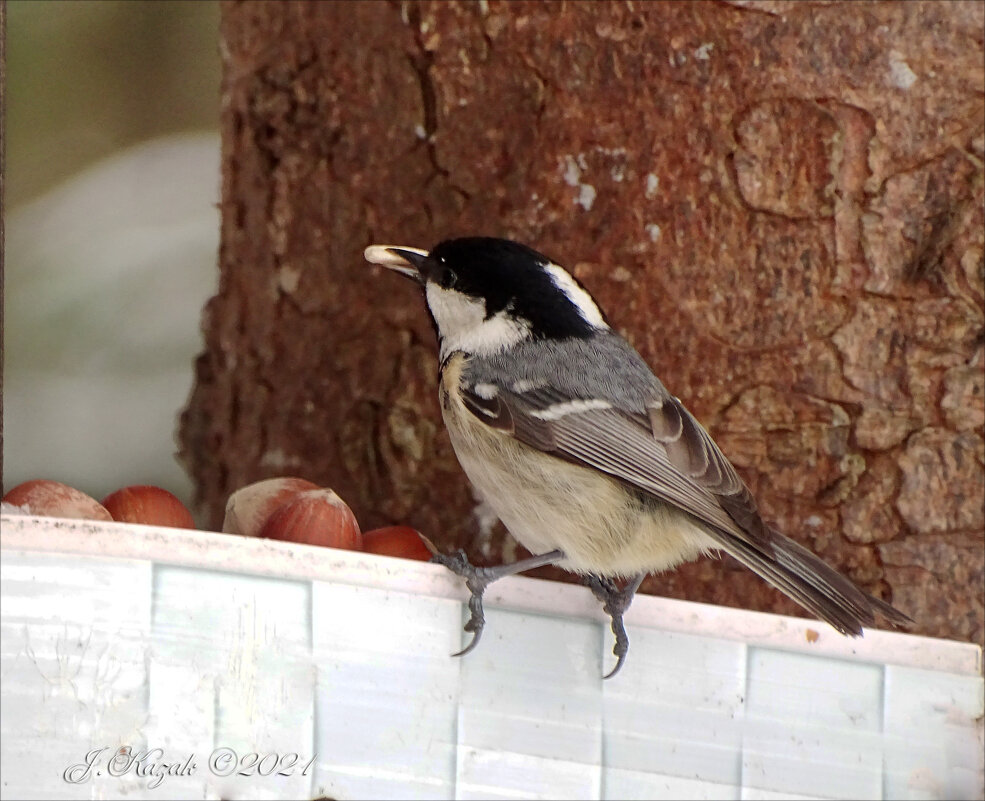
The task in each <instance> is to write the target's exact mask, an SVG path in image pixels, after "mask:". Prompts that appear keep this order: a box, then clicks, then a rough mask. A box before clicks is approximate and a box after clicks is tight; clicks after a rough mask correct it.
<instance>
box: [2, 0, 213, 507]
mask: <svg viewBox="0 0 985 801" xmlns="http://www.w3.org/2000/svg"><path fill="white" fill-rule="evenodd" d="M218 27H219V8H218V2H215V0H200V2H194V3H190V2H174V1H172V0H136V1H133V2H117V1H112V0H110V1H105V2H104V1H102V0H99V1H97V0H83V1H82V2H77V1H76V0H70V1H69V2H60V1H57V0H56V1H54V2H52V1H51V0H43V1H35V0H18V2H15V3H9V4H8V5H7V125H6V137H7V139H6V148H7V174H6V178H7V184H6V186H7V189H6V210H7V211H6V214H7V216H6V297H5V308H4V326H5V345H6V352H5V360H4V434H5V436H4V454H3V456H4V459H3V466H4V476H3V478H4V488H5V489H9V488H11V487H13V486H14V485H16V484H18V483H20V482H21V481H24V480H27V479H31V478H51V479H55V480H58V481H63V482H65V483H67V484H70V485H72V486H75V487H78V488H79V489H81V490H83V491H85V492H88V493H90V494H92V495H94V496H95V497H96V498H97V499H98V498H101V497H103V496H104V495H106V494H108V493H109V492H112V491H113V490H115V489H117V488H119V487H121V486H125V485H127V484H137V483H148V484H157V485H160V486H162V487H165V488H166V489H169V490H171V491H172V492H174V493H176V494H177V495H178V496H179V497H181V499H182V500H184V501H185V502H186V503H187V502H188V501H190V499H191V483H190V481H189V479H188V478H187V476H186V475H185V473H184V471H183V470H182V469H181V467H180V466H179V465H178V464H177V462H176V461H175V458H174V453H175V451H176V446H175V440H174V432H175V427H176V421H177V413H178V411H179V410H180V409H181V407H182V406H183V405H184V403H185V401H186V399H187V396H188V393H189V390H190V388H191V384H192V366H193V361H194V358H195V356H196V354H197V353H198V352H199V350H200V349H201V336H200V333H199V325H200V316H201V309H202V305H203V303H204V302H205V300H206V299H207V298H208V297H209V296H210V295H211V294H212V293H213V292H214V291H215V288H216V283H217V269H216V255H217V248H218V237H219V215H218V210H217V208H216V203H217V201H218V197H219V178H220V173H219V135H218V116H219V80H220V59H219V32H218Z"/></svg>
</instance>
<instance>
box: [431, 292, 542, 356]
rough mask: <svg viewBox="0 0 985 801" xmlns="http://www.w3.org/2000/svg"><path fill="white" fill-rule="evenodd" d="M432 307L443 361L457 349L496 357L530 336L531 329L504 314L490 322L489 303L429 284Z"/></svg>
mask: <svg viewBox="0 0 985 801" xmlns="http://www.w3.org/2000/svg"><path fill="white" fill-rule="evenodd" d="M426 292H427V300H428V308H429V309H430V310H431V315H432V316H433V317H434V321H435V323H436V324H437V326H438V333H439V334H440V335H441V358H442V359H444V358H445V357H446V356H447V355H448V354H449V353H454V352H455V351H457V350H460V351H464V352H465V353H473V354H477V355H492V354H493V353H498V352H499V351H501V350H503V349H504V348H508V347H509V346H510V345H515V344H516V343H517V342H520V341H522V340H524V339H526V338H527V337H529V336H530V326H529V325H527V324H526V323H525V322H524V321H522V320H518V319H516V318H513V317H511V316H510V315H509V314H508V313H507V312H505V311H501V312H498V313H496V314H494V315H493V316H492V317H490V318H489V319H488V320H487V319H486V304H485V303H484V302H483V301H481V300H477V299H475V298H470V297H468V296H467V295H463V294H462V293H461V292H456V291H455V290H453V289H452V290H449V289H442V288H441V287H440V286H438V285H437V284H435V283H432V282H428V285H427V290H426Z"/></svg>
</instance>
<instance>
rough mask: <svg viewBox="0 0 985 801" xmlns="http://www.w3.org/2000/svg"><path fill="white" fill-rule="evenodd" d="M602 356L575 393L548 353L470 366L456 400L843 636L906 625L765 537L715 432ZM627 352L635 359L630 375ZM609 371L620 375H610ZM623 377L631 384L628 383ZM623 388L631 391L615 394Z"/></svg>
mask: <svg viewBox="0 0 985 801" xmlns="http://www.w3.org/2000/svg"><path fill="white" fill-rule="evenodd" d="M620 341H621V340H620ZM605 350H606V346H605V345H604V346H603V348H602V349H600V350H599V353H600V354H601V358H600V357H599V353H595V354H594V355H592V354H589V355H588V356H587V357H586V358H588V361H587V362H584V361H583V362H581V364H582V367H583V368H586V364H587V368H586V369H582V370H580V371H579V374H578V379H579V382H580V385H579V386H577V387H573V386H571V385H570V384H567V385H566V383H565V382H566V380H567V379H566V378H560V379H558V378H555V377H554V376H552V375H551V365H556V364H559V363H565V362H564V359H563V357H564V356H565V354H558V355H559V356H561V357H562V358H561V360H560V361H559V360H558V359H552V358H546V359H545V358H543V355H544V354H543V353H541V357H542V358H541V359H540V360H539V362H538V361H537V360H530V359H523V360H522V364H523V368H522V369H517V366H516V364H513V365H510V367H511V368H512V369H503V368H504V367H505V365H503V364H501V363H500V364H496V363H493V362H490V361H489V360H487V361H486V362H484V363H482V364H480V365H470V367H469V368H467V369H466V370H465V371H464V372H463V380H462V386H461V387H460V389H461V392H462V395H461V396H462V399H463V401H464V403H465V405H466V407H467V408H468V409H469V410H470V411H471V412H472V413H473V414H474V415H475V416H476V417H477V418H478V419H479V420H481V421H482V422H483V423H485V424H486V425H489V426H491V427H493V428H496V429H498V430H500V431H502V432H504V433H507V434H509V435H511V436H513V437H515V438H516V439H517V440H519V441H520V442H523V443H524V444H526V445H528V446H530V447H533V448H536V449H537V450H540V451H543V452H545V453H550V454H553V455H555V456H557V457H559V458H562V459H565V460H567V461H569V462H573V463H576V464H581V465H583V466H585V467H590V468H594V469H596V470H600V471H602V472H604V473H606V474H608V475H611V476H613V477H614V478H616V479H618V480H620V481H622V482H624V483H626V484H628V485H630V486H632V487H635V488H636V489H638V490H642V491H644V492H646V493H648V494H651V495H653V496H654V497H656V498H659V499H660V500H662V501H664V502H666V503H669V504H672V505H673V506H676V507H678V508H680V509H682V510H683V511H685V512H687V513H688V514H690V515H691V516H692V517H694V518H695V519H696V520H698V521H700V522H701V523H703V524H704V526H703V527H704V528H705V530H706V531H707V532H708V534H709V535H710V536H711V537H712V538H713V539H715V540H716V541H717V543H718V545H719V547H720V548H721V549H722V550H724V551H725V552H726V553H729V554H731V555H732V556H733V557H735V558H736V559H737V560H738V561H739V562H741V563H742V564H744V565H745V566H746V567H748V568H750V569H751V570H753V571H754V572H756V573H757V574H759V575H760V576H762V577H763V578H764V579H766V580H767V581H769V582H770V583H771V584H773V585H774V586H775V587H777V588H778V589H780V590H781V591H783V592H785V593H786V594H787V595H789V596H790V597H791V598H793V599H794V600H795V601H797V602H798V603H800V604H801V605H802V606H804V607H805V608H807V609H808V610H810V611H811V612H813V613H814V614H815V615H817V616H818V617H820V618H822V619H823V620H826V621H827V622H828V623H830V624H831V625H832V626H834V627H835V628H836V629H838V630H839V631H841V632H842V633H845V634H860V633H861V628H862V625H871V624H872V623H874V621H875V616H874V612H875V611H876V610H878V611H879V612H880V613H882V614H883V615H885V616H886V617H887V618H888V619H889V620H890V621H891V622H892V623H894V625H900V624H902V623H905V622H906V621H908V620H909V619H908V618H907V617H906V616H905V615H902V613H900V612H898V611H897V610H895V609H893V607H891V606H889V605H888V604H885V603H884V602H882V601H880V600H878V599H876V598H873V597H871V596H869V595H867V594H866V593H864V592H862V591H861V590H860V589H859V588H857V587H856V586H855V585H854V584H853V583H852V582H851V581H849V580H848V579H846V578H845V577H844V576H842V575H841V574H839V573H837V572H836V571H835V570H833V569H832V568H831V567H829V566H828V565H826V564H825V563H824V562H822V561H821V560H820V559H819V558H818V557H816V556H815V555H814V554H812V553H811V552H810V551H808V550H806V549H804V548H802V547H801V546H799V545H798V544H797V543H795V542H794V541H793V540H790V539H789V538H787V537H785V536H784V535H782V534H780V533H779V532H777V531H774V530H772V529H770V528H769V527H768V526H767V525H766V524H765V522H764V521H763V519H762V517H761V516H760V514H759V511H758V509H757V506H756V502H755V500H754V499H753V497H752V494H751V493H750V492H749V490H748V488H747V487H746V485H745V484H744V483H743V481H742V480H741V478H739V476H738V474H737V473H736V472H735V468H734V467H733V466H732V465H731V463H729V461H728V459H727V458H726V457H725V455H724V454H723V453H722V452H721V450H720V449H719V448H718V446H717V445H716V444H715V443H714V441H713V440H712V439H711V437H710V435H709V434H708V432H707V431H705V429H704V428H703V427H702V426H701V424H700V423H698V421H697V420H696V419H695V418H694V417H693V416H692V415H691V414H690V413H689V412H688V411H687V409H685V408H684V406H683V404H681V402H680V401H679V400H678V399H677V398H675V397H673V396H672V395H670V393H669V392H667V390H666V389H665V388H664V387H663V385H662V384H661V383H660V382H659V380H657V379H656V378H655V377H654V376H653V374H652V373H651V372H650V371H649V368H647V367H646V365H645V363H644V362H643V361H642V359H640V358H639V356H638V355H637V354H636V352H635V351H633V350H632V348H630V347H629V346H628V345H623V346H619V347H618V350H619V352H618V353H616V352H613V350H612V349H611V348H609V352H608V353H606V352H605ZM627 353H628V354H631V357H635V360H637V361H636V362H635V363H632V364H630V366H629V367H628V368H627V367H626V363H627V359H630V360H631V357H629V356H627ZM521 355H522V354H521ZM566 355H567V356H569V357H570V356H571V354H566ZM580 355H581V356H583V357H585V356H586V354H580ZM505 358H506V357H505V356H503V357H500V359H505ZM567 363H568V364H570V363H571V361H568V362H567ZM614 364H616V365H620V370H617V371H615V374H614V371H613V369H612V365H614ZM640 365H642V370H645V374H644V373H641V372H639V371H640V369H641V368H640ZM627 370H630V371H636V374H633V375H629V376H627V375H625V373H626V372H627ZM507 376H509V379H507ZM518 376H520V378H519V379H518V378H517V377H518ZM598 377H602V378H601V379H600V378H598ZM620 381H622V382H624V383H626V382H631V386H625V387H620V386H619V382H620Z"/></svg>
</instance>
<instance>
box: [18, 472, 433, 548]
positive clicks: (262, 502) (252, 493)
mask: <svg viewBox="0 0 985 801" xmlns="http://www.w3.org/2000/svg"><path fill="white" fill-rule="evenodd" d="M3 502H4V503H5V504H11V505H13V506H16V507H19V509H20V511H21V512H23V513H25V514H32V515H41V516H45V517H67V518H76V519H84V520H115V521H117V522H120V523H138V524H143V525H150V526H170V527H173V528H185V529H194V528H195V521H194V520H193V518H192V515H191V512H189V511H188V509H187V508H186V507H185V505H184V504H183V503H182V502H181V501H180V500H178V498H176V497H175V496H174V495H172V494H171V493H170V492H168V491H167V490H164V489H161V488H160V487H152V486H147V485H135V486H132V487H123V488H122V489H118V490H117V491H116V492H112V493H110V494H109V495H107V496H106V497H105V498H103V500H102V503H100V502H98V501H97V500H96V499H95V498H93V497H91V496H89V495H86V494H85V493H84V492H81V491H80V490H77V489H75V488H74V487H70V486H68V485H67V484H62V483H60V482H58V481H48V480H45V479H35V480H33V481H25V482H24V483H23V484H18V485H17V486H16V487H14V488H13V489H12V490H10V492H8V493H7V494H6V495H4V496H3ZM222 530H223V532H225V533H227V534H239V535H241V536H244V537H267V538H269V539H274V540H286V541H289V542H299V543H304V544H306V545H321V546H325V547H329V548H344V549H346V550H350V551H366V552H367V553H375V554H382V555H385V556H398V557H403V558H405V559H419V560H421V561H425V562H426V561H428V560H429V559H430V558H431V553H430V552H429V551H428V549H427V548H426V547H425V545H424V542H423V541H422V539H421V536H420V534H419V533H418V532H417V531H415V530H414V529H413V528H410V527H409V526H387V527H385V528H378V529H375V530H373V531H367V532H365V533H363V532H361V531H360V530H359V523H358V522H357V521H356V516H355V515H354V514H353V513H352V510H351V509H350V508H349V507H348V505H346V503H345V501H343V500H342V499H341V498H340V497H339V496H338V495H336V494H335V493H334V492H333V491H332V490H330V489H326V488H324V487H319V486H318V485H317V484H314V483H312V482H311V481H307V480H305V479H303V478H292V477H283V478H268V479H265V480H263V481H257V482H256V483H254V484H250V485H248V486H246V487H243V488H241V489H238V490H236V492H234V493H233V494H232V495H230V496H229V500H228V501H227V502H226V516H225V519H224V520H223V522H222Z"/></svg>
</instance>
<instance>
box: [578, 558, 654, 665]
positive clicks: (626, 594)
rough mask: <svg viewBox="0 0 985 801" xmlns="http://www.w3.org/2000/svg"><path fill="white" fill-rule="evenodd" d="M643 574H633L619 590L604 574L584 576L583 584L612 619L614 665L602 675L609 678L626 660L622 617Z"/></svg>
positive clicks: (626, 642) (627, 640)
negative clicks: (614, 639)
mask: <svg viewBox="0 0 985 801" xmlns="http://www.w3.org/2000/svg"><path fill="white" fill-rule="evenodd" d="M644 578H645V574H640V575H639V576H634V577H633V578H632V579H630V580H629V582H628V583H627V584H626V586H625V587H623V588H622V589H621V590H620V589H619V588H618V587H617V586H616V583H615V582H614V581H613V580H612V579H609V578H605V577H604V576H596V575H590V576H586V578H585V584H587V585H588V588H589V589H590V590H591V591H592V594H593V595H594V596H595V597H596V598H598V599H599V601H601V602H602V609H604V610H605V613H606V614H607V615H608V616H609V617H610V618H611V620H612V633H613V634H614V635H615V638H616V644H615V645H613V646H612V653H613V654H615V657H616V666H615V667H614V668H612V670H610V671H609V672H608V673H606V674H605V676H603V678H605V679H611V678H612V677H613V676H615V675H616V674H617V673H618V672H619V669H620V668H621V667H622V664H623V662H625V661H626V654H627V653H628V652H629V635H627V634H626V626H625V624H624V623H623V620H622V617H623V615H624V614H625V613H626V610H627V609H629V605H630V604H631V603H632V602H633V596H634V595H636V591H637V590H638V589H639V588H640V584H642V583H643V579H644Z"/></svg>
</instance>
